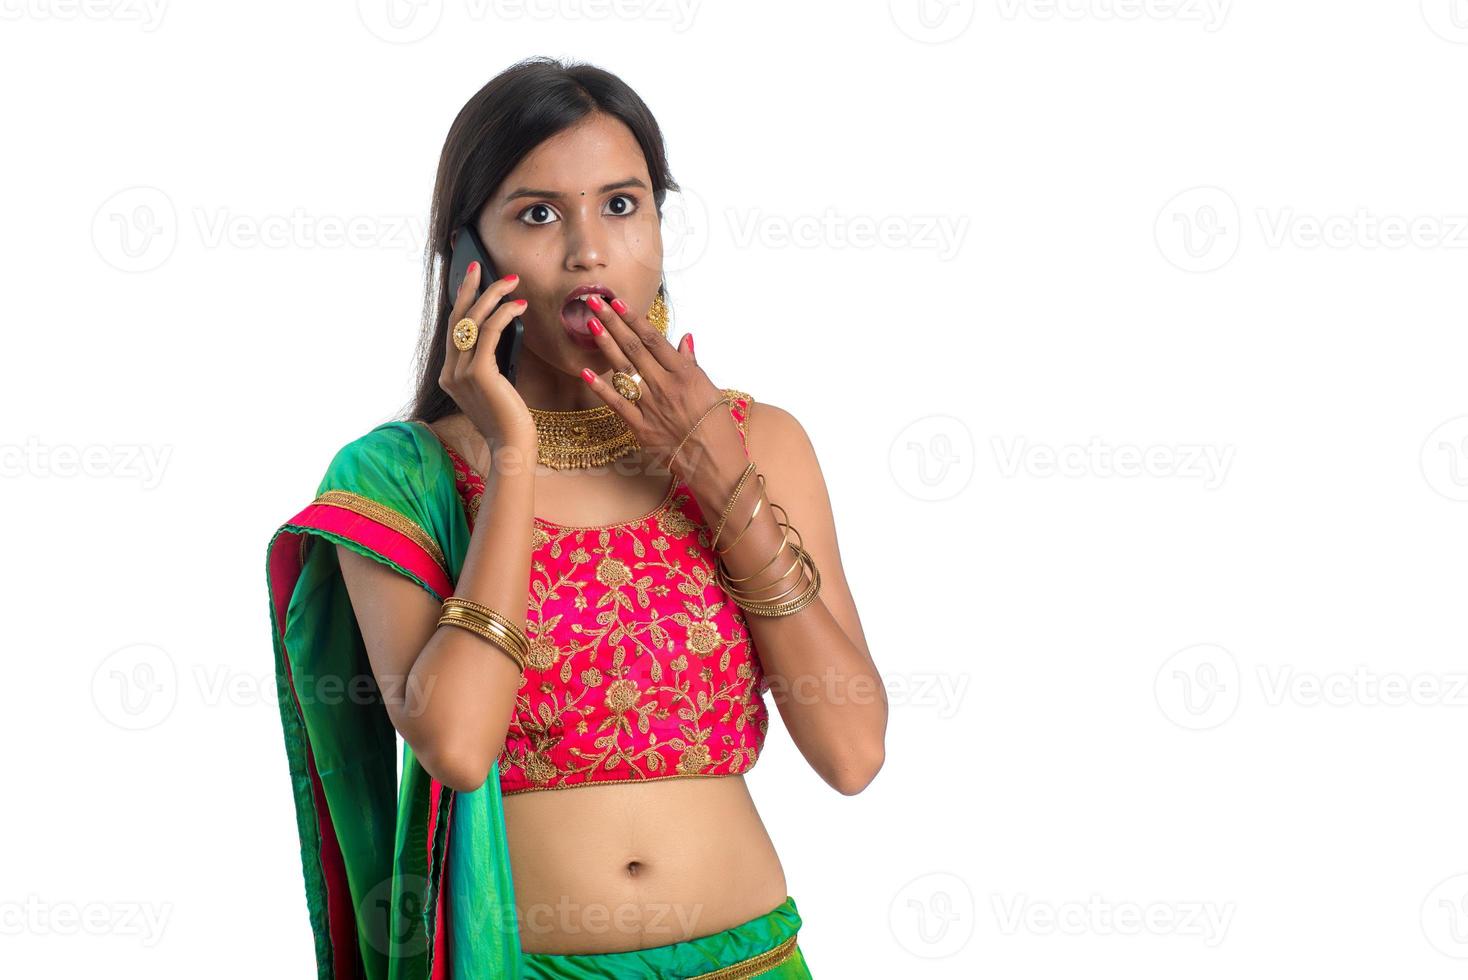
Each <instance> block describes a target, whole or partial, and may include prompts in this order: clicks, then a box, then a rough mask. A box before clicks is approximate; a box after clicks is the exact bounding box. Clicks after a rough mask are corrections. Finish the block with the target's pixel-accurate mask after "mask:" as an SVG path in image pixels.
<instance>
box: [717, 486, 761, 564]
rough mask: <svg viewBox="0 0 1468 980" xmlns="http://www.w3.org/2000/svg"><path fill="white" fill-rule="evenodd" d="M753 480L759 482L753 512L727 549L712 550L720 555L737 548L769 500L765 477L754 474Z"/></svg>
mask: <svg viewBox="0 0 1468 980" xmlns="http://www.w3.org/2000/svg"><path fill="white" fill-rule="evenodd" d="M754 478H755V479H756V480H758V481H759V500H758V501H756V502H755V505H754V510H752V511H750V512H749V520H747V521H745V522H744V527H743V528H741V529H740V531H739V534H738V536H737V537H735V538H734V540H733V541H730V542H729V547H727V548H715V549H714V550H715V551H717V552H718V553H719V554H720V555H727V554H728V553H729V552H731V551H733V550H734V549H735V548H737V547H739V542H740V541H742V540H744V536H745V535H746V534H748V533H749V529H750V528H752V527H754V519H755V518H756V517H758V516H759V509H760V508H761V507H763V506H764V505H765V502H766V501H767V500H769V499H770V498H768V497H766V496H765V475H764V474H763V473H756V474H755V475H754Z"/></svg>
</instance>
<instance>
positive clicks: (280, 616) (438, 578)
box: [269, 503, 454, 980]
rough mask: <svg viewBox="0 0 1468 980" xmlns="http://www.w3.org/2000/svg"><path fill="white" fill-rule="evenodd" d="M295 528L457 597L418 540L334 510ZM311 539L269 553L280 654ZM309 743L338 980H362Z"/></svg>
mask: <svg viewBox="0 0 1468 980" xmlns="http://www.w3.org/2000/svg"><path fill="white" fill-rule="evenodd" d="M287 524H288V525H291V526H298V527H308V528H313V529H316V530H321V531H330V532H332V533H335V534H339V535H341V536H342V537H345V538H348V539H350V540H352V541H355V542H357V543H358V544H361V545H363V546H365V547H367V548H371V549H372V550H373V551H375V552H377V553H378V554H381V555H385V556H386V557H388V558H390V559H392V560H393V561H394V562H396V563H397V564H399V565H401V566H402V567H403V568H406V569H408V570H409V571H410V572H412V573H413V574H415V575H417V576H418V577H419V578H420V579H421V580H422V581H424V582H425V583H427V584H428V586H429V587H430V588H431V589H433V590H434V591H435V592H437V593H438V594H439V595H441V596H448V595H452V594H453V590H454V586H453V582H452V581H451V580H450V578H449V575H448V572H447V571H446V570H445V569H444V568H443V567H442V566H441V565H439V563H438V562H437V561H435V560H434V559H433V557H432V556H431V555H429V554H428V553H427V552H426V551H424V550H423V548H422V547H421V546H420V545H419V544H418V543H417V542H415V541H413V540H411V539H410V538H408V537H406V536H405V535H403V534H402V533H401V532H399V531H397V530H395V529H394V528H390V527H388V526H386V525H384V524H380V523H378V522H377V521H374V520H372V519H371V518H369V517H365V516H363V515H361V514H358V513H357V512H356V511H352V510H348V509H346V508H343V507H337V506H334V505H331V504H315V503H313V504H310V505H308V506H307V507H306V509H305V510H303V511H301V512H300V513H299V514H297V515H296V516H295V517H293V518H291V520H289V521H288V522H287ZM304 536H305V535H304V534H302V533H300V532H290V531H286V532H283V533H281V534H279V535H278V536H277V537H276V539H275V545H274V546H273V547H272V548H271V551H270V561H269V569H270V584H271V593H272V594H271V601H272V602H273V603H274V605H275V621H276V623H277V625H278V627H279V629H280V640H281V648H282V650H284V648H285V627H286V612H287V611H288V609H289V607H290V599H291V595H292V594H293V593H294V592H295V588H296V582H297V580H298V579H299V578H300V575H301V543H302V540H301V539H302V538H303V537H304ZM282 659H283V660H284V662H285V669H286V680H287V683H288V684H289V686H290V690H291V698H292V699H293V700H294V701H295V705H296V712H297V714H298V715H299V714H300V713H301V704H300V698H299V695H298V694H297V693H296V686H295V679H294V678H293V677H292V673H291V665H290V656H289V655H288V652H287V655H286V656H284V657H283V658H282ZM305 742H306V770H307V772H308V774H309V775H310V778H311V798H312V801H313V802H314V804H315V807H316V825H317V830H318V832H319V833H320V835H321V853H320V857H321V871H322V877H323V878H324V879H325V883H326V909H327V927H328V932H329V934H330V937H331V950H332V975H333V976H334V977H336V978H338V980H358V978H361V977H362V976H363V964H362V960H361V951H360V950H359V949H358V948H357V916H356V910H355V909H354V908H353V907H352V897H351V890H350V887H349V885H348V882H347V870H346V863H345V861H344V860H343V858H342V852H341V845H340V843H339V842H338V841H337V837H336V830H335V828H334V827H333V826H332V822H331V820H330V815H329V812H328V808H327V803H326V794H325V791H324V790H323V789H322V786H321V777H320V775H319V773H318V770H317V768H316V758H315V755H314V753H313V752H312V751H311V739H310V737H309V735H308V736H307V737H306V739H305ZM442 786H443V784H442V783H440V782H439V781H438V780H436V779H431V780H430V782H429V810H428V865H429V867H432V866H433V835H434V830H435V827H436V824H437V820H438V798H439V793H440V790H441V789H442ZM452 813H453V800H452V799H450V800H449V806H448V810H447V813H446V817H447V819H449V820H450V824H449V829H448V830H445V831H444V835H445V836H444V844H445V847H444V867H443V870H442V872H441V873H440V876H439V884H438V898H437V899H436V907H437V909H438V916H437V924H436V927H435V929H434V940H433V976H432V980H450V977H449V962H448V960H449V957H448V939H447V929H446V920H447V918H448V905H447V903H446V902H445V901H444V899H445V895H446V882H447V880H448V846H447V844H448V836H447V835H448V833H449V831H450V830H452V826H453V825H452Z"/></svg>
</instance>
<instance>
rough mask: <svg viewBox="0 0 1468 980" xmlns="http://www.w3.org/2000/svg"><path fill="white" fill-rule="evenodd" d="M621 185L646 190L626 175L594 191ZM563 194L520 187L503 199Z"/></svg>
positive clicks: (638, 181) (603, 192)
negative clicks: (624, 178) (625, 177)
mask: <svg viewBox="0 0 1468 980" xmlns="http://www.w3.org/2000/svg"><path fill="white" fill-rule="evenodd" d="M623 187H641V188H642V189H643V190H647V185H646V184H644V183H643V182H642V181H640V180H638V179H637V178H636V177H628V178H627V179H626V180H619V181H617V182H616V183H612V184H603V185H601V186H600V187H598V188H597V190H596V192H597V193H598V194H605V193H606V192H607V191H616V190H621V189H622V188H623ZM565 196H566V195H565V194H562V193H561V192H560V191H541V190H536V189H535V188H533V187H520V188H517V189H516V190H513V191H511V192H510V193H508V194H506V195H505V200H506V201H513V200H514V199H515V198H517V197H554V198H561V197H565Z"/></svg>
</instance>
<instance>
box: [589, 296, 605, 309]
mask: <svg viewBox="0 0 1468 980" xmlns="http://www.w3.org/2000/svg"><path fill="white" fill-rule="evenodd" d="M586 305H587V306H589V307H591V308H592V309H593V310H600V309H601V307H602V302H601V297H600V296H597V295H596V294H595V293H588V294H587V296H586Z"/></svg>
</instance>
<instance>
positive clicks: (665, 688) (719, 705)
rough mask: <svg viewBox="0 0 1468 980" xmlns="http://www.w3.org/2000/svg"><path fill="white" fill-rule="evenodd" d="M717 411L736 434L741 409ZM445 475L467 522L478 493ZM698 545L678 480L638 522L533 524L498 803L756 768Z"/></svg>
mask: <svg viewBox="0 0 1468 980" xmlns="http://www.w3.org/2000/svg"><path fill="white" fill-rule="evenodd" d="M729 390H731V391H732V389H729ZM745 397H746V398H747V396H745ZM730 408H731V412H732V413H734V417H735V421H736V422H739V423H740V431H741V433H743V432H744V431H745V429H744V426H743V420H742V417H741V413H742V412H747V408H748V401H745V402H743V403H741V404H736V405H733V406H730ZM456 475H457V478H458V488H459V491H460V495H461V498H462V499H463V500H464V503H465V509H466V512H468V511H469V510H470V508H471V507H472V501H474V500H477V499H478V494H480V493H482V489H483V484H482V481H481V480H479V479H478V477H477V474H474V473H473V472H472V471H470V470H467V469H466V467H460V466H457V465H456ZM470 523H471V527H472V521H471V522H470ZM709 533H710V532H709V528H708V525H707V522H706V520H705V519H704V515H703V514H701V513H700V511H699V508H698V504H697V502H696V501H694V500H693V499H692V497H691V495H690V494H688V493H687V492H686V489H685V488H683V487H682V486H681V483H680V482H679V481H677V480H674V482H673V483H672V484H671V485H670V487H669V492H668V495H667V498H666V499H665V502H664V505H663V506H662V507H660V508H659V509H657V510H655V511H653V512H652V513H650V514H647V515H645V516H644V517H642V518H640V519H638V520H634V521H627V522H623V523H620V524H612V525H606V526H601V527H580V528H578V527H570V526H561V525H556V524H554V523H551V522H546V521H541V520H539V519H537V521H536V526H535V527H534V529H533V531H532V536H531V544H532V547H533V549H534V554H533V555H532V557H531V580H530V589H529V595H528V607H527V609H528V611H527V617H526V634H527V636H528V638H529V639H530V644H531V649H530V655H529V657H528V658H527V663H526V668H527V669H526V671H525V674H524V677H523V679H522V682H521V686H520V690H519V691H518V692H517V694H516V698H515V712H514V717H513V718H512V720H511V724H510V730H509V732H508V733H507V737H506V744H505V751H504V753H503V754H502V755H501V757H500V760H499V765H498V771H499V774H500V776H501V777H502V784H503V785H504V792H505V793H515V792H525V791H530V790H539V789H559V788H565V787H573V786H582V785H588V784H592V783H622V782H637V781H640V780H644V779H650V778H678V777H687V776H722V775H732V774H738V773H743V772H747V771H748V770H749V769H750V768H752V767H753V766H754V765H755V763H756V762H757V760H758V758H759V751H760V748H761V746H762V744H763V741H764V737H765V734H766V732H767V731H768V728H769V715H768V710H767V709H766V706H765V703H764V699H763V692H764V677H763V673H762V672H761V671H760V669H759V658H758V656H757V654H756V652H755V650H754V645H753V639H752V637H751V636H750V635H749V631H748V628H747V626H746V624H745V621H744V618H743V615H742V613H741V611H740V610H739V609H738V607H737V606H735V605H734V604H733V603H732V602H730V601H729V598H728V596H727V594H725V592H724V591H723V589H722V588H720V587H719V585H718V581H717V579H716V577H715V575H714V568H715V562H716V561H717V558H716V556H715V555H714V554H713V552H712V550H711V549H710V547H709V540H708V539H709Z"/></svg>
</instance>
